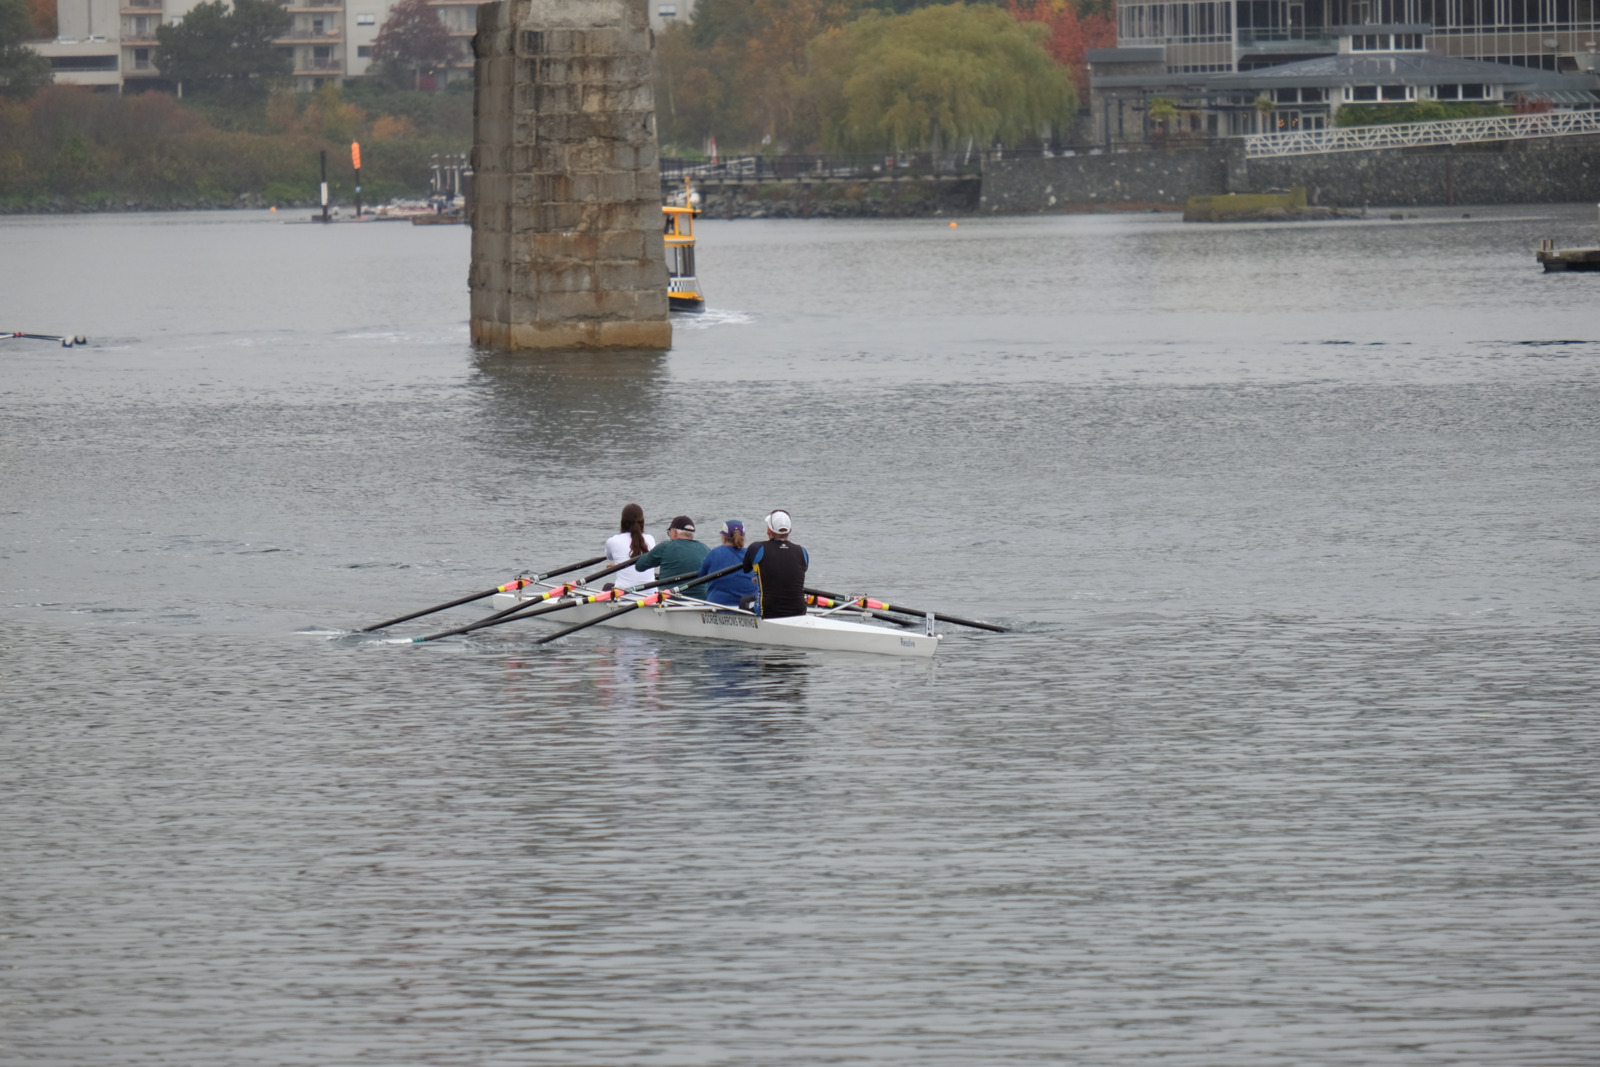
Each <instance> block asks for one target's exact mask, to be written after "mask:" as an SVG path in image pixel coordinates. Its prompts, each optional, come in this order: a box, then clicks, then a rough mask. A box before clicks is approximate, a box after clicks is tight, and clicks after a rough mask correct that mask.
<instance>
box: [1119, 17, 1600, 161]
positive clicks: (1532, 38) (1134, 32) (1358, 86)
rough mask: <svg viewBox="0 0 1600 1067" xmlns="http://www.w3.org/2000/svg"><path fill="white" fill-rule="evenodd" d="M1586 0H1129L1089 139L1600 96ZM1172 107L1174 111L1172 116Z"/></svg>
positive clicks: (1594, 24)
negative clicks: (1357, 107) (1418, 107)
mask: <svg viewBox="0 0 1600 1067" xmlns="http://www.w3.org/2000/svg"><path fill="white" fill-rule="evenodd" d="M1597 67H1600V5H1596V4H1594V3H1592V2H1590V0H1504V2H1497V3H1493V4H1491V3H1488V2H1487V0H1484V2H1482V3H1479V2H1478V0H1186V2H1181V3H1170V2H1158V0H1122V2H1121V3H1119V4H1118V8H1117V47H1115V48H1104V49H1095V50H1092V51H1091V52H1090V53H1089V71H1090V98H1091V99H1090V107H1091V114H1092V120H1093V124H1094V139H1096V140H1101V141H1105V142H1108V143H1111V142H1116V141H1141V140H1147V139H1148V138H1149V136H1150V133H1151V122H1150V118H1149V109H1150V107H1151V106H1152V103H1153V102H1154V101H1155V100H1157V99H1158V98H1160V99H1163V100H1164V101H1165V102H1166V105H1167V106H1166V107H1164V108H1163V109H1162V110H1161V111H1158V114H1159V115H1161V116H1162V117H1161V118H1160V119H1159V120H1158V123H1157V124H1158V125H1159V126H1160V127H1161V128H1162V129H1163V130H1165V131H1169V132H1171V133H1175V134H1179V135H1186V136H1227V135H1237V134H1244V133H1255V132H1263V131H1266V130H1284V129H1306V128H1313V129H1314V128H1318V127H1319V126H1321V125H1323V124H1327V123H1331V122H1332V121H1333V116H1334V115H1335V114H1336V113H1337V112H1338V110H1339V108H1340V107H1341V106H1344V105H1348V104H1362V103H1416V102H1419V101H1423V100H1439V101H1441V102H1460V101H1478V102H1486V103H1507V104H1516V105H1518V106H1523V107H1581V108H1587V107H1595V106H1600V96H1597V95H1596V90H1597V89H1600V79H1597V77H1596V74H1595V71H1596V69H1597ZM1174 112H1175V114H1173V113H1174Z"/></svg>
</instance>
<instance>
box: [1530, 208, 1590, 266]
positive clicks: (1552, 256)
mask: <svg viewBox="0 0 1600 1067" xmlns="http://www.w3.org/2000/svg"><path fill="white" fill-rule="evenodd" d="M1596 210H1597V211H1600V206H1597V209H1596ZM1534 258H1535V259H1537V260H1538V261H1539V265H1540V266H1542V267H1544V269H1545V272H1546V273H1551V272H1554V271H1560V270H1600V248H1557V247H1556V243H1555V242H1554V241H1552V240H1551V239H1550V238H1548V237H1546V238H1545V239H1544V240H1542V241H1540V242H1539V251H1538V252H1536V253H1534Z"/></svg>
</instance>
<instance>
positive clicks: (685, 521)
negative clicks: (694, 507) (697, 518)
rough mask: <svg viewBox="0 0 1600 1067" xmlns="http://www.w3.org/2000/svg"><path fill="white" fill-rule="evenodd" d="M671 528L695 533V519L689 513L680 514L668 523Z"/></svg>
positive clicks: (668, 527)
mask: <svg viewBox="0 0 1600 1067" xmlns="http://www.w3.org/2000/svg"><path fill="white" fill-rule="evenodd" d="M667 529H669V530H683V531H684V532H685V533H694V520H693V519H691V518H690V517H689V516H687V515H679V516H678V517H677V518H675V519H673V520H672V522H671V523H670V524H668V526H667Z"/></svg>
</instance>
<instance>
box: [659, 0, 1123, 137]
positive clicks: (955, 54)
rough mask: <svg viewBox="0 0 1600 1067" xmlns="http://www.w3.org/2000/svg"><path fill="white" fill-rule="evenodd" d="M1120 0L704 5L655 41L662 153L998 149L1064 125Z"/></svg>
mask: <svg viewBox="0 0 1600 1067" xmlns="http://www.w3.org/2000/svg"><path fill="white" fill-rule="evenodd" d="M1115 42H1116V28H1115V12H1114V9H1113V7H1112V0H1004V4H1003V6H998V7H997V6H992V5H989V4H962V3H945V4H932V3H927V2H926V0H700V3H699V5H698V7H697V8H696V9H695V13H694V18H693V20H692V21H691V22H690V23H688V24H687V25H674V26H671V27H669V28H668V29H667V30H666V32H665V33H663V34H662V35H661V36H660V38H659V40H658V48H657V61H658V70H659V75H658V79H657V107H656V113H657V120H658V123H659V125H660V128H661V131H662V141H663V145H664V148H663V151H668V152H671V153H673V154H682V155H693V154H695V153H696V151H697V150H699V149H702V148H703V147H704V146H706V145H707V144H709V142H710V141H711V139H712V138H715V141H716V143H717V144H718V145H719V146H720V150H721V151H723V152H729V151H776V152H785V151H788V152H814V151H824V152H851V153H869V152H935V153H940V152H943V153H952V152H956V151H960V150H961V149H963V148H968V147H973V146H975V147H977V148H978V149H979V150H986V149H987V148H988V147H989V146H990V145H991V144H993V143H994V142H996V141H1000V142H1004V143H1011V144H1014V143H1017V142H1020V141H1029V140H1033V139H1036V138H1039V137H1049V136H1051V135H1052V134H1053V135H1054V136H1057V137H1059V136H1061V135H1063V134H1064V133H1065V132H1066V130H1067V129H1068V127H1069V126H1070V125H1071V124H1072V122H1073V121H1074V119H1075V118H1076V116H1077V113H1078V110H1079V102H1080V101H1081V100H1082V99H1083V98H1084V97H1085V96H1086V95H1087V91H1088V80H1087V68H1086V65H1085V62H1084V60H1085V53H1086V52H1087V50H1088V49H1090V48H1101V47H1110V46H1112V45H1114V44H1115Z"/></svg>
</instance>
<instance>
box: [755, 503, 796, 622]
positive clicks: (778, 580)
mask: <svg viewBox="0 0 1600 1067" xmlns="http://www.w3.org/2000/svg"><path fill="white" fill-rule="evenodd" d="M793 526H794V523H793V522H792V521H791V520H790V518H789V513H788V512H787V511H782V510H779V511H774V512H773V513H772V514H771V515H768V516H767V539H766V540H765V541H762V542H760V543H759V544H754V545H751V546H750V547H749V548H747V549H745V553H744V567H743V568H742V569H744V570H747V571H750V572H752V573H753V574H754V575H755V579H756V602H755V611H756V614H758V615H760V616H761V617H762V618H763V619H786V618H789V617H791V616H794V615H804V614H805V613H806V594H805V585H806V567H807V566H809V565H810V563H811V557H810V556H808V555H807V554H806V550H805V549H803V548H801V547H800V546H799V545H797V544H795V543H794V542H793V541H791V540H789V531H790V530H791V529H793Z"/></svg>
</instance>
